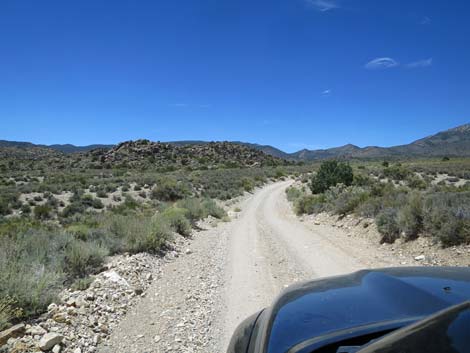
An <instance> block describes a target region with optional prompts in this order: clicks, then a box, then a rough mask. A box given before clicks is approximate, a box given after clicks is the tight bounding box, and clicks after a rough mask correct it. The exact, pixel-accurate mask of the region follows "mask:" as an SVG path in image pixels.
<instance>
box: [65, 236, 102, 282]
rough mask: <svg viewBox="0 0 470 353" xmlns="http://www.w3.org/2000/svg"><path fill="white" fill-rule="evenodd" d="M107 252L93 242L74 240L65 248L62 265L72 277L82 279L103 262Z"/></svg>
mask: <svg viewBox="0 0 470 353" xmlns="http://www.w3.org/2000/svg"><path fill="white" fill-rule="evenodd" d="M107 254H108V250H107V249H106V248H104V247H102V246H100V245H98V244H96V243H94V242H91V241H89V242H85V241H83V240H79V239H74V240H72V241H71V242H70V243H69V244H67V246H66V248H65V255H64V265H65V270H66V271H67V273H69V274H70V275H72V276H73V277H78V278H81V277H84V276H85V275H87V274H88V273H90V272H93V271H95V270H96V269H97V268H98V267H99V266H100V265H101V264H102V263H103V261H104V258H105V256H106V255H107Z"/></svg>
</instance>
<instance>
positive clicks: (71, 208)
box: [36, 202, 86, 218]
mask: <svg viewBox="0 0 470 353" xmlns="http://www.w3.org/2000/svg"><path fill="white" fill-rule="evenodd" d="M36 207H37V206H36ZM85 210H86V205H84V204H83V203H82V202H72V203H71V204H70V205H68V206H66V207H65V208H64V209H63V210H62V212H61V213H60V217H63V218H68V217H71V216H73V215H75V214H81V213H84V212H85Z"/></svg>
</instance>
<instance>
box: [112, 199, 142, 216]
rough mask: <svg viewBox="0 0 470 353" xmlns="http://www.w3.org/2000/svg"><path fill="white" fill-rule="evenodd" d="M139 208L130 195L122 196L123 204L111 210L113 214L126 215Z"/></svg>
mask: <svg viewBox="0 0 470 353" xmlns="http://www.w3.org/2000/svg"><path fill="white" fill-rule="evenodd" d="M137 208H139V203H138V202H137V201H136V200H135V199H134V198H133V197H132V196H130V195H125V196H124V202H123V203H121V204H120V205H117V206H114V207H112V208H111V211H112V212H113V213H117V214H128V213H131V212H133V211H134V210H136V209H137Z"/></svg>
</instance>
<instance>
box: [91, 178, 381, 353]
mask: <svg viewBox="0 0 470 353" xmlns="http://www.w3.org/2000/svg"><path fill="white" fill-rule="evenodd" d="M290 183H291V182H290V181H284V182H278V183H274V184H270V185H268V186H266V187H265V188H263V189H260V190H258V191H257V192H255V193H254V194H253V195H252V196H250V197H248V198H246V199H245V200H244V201H242V202H241V203H240V208H241V209H242V211H241V212H239V213H233V215H234V218H235V219H234V220H233V221H231V222H228V223H223V224H220V225H219V226H217V227H215V228H211V229H208V230H206V231H202V232H199V233H198V234H196V235H195V238H194V240H193V241H192V242H191V244H190V249H188V250H187V251H185V252H187V253H188V254H183V255H182V256H180V257H179V258H177V259H176V261H174V262H172V263H169V264H167V265H166V266H165V268H164V269H163V271H162V272H161V274H160V276H159V277H158V278H156V279H155V281H154V283H153V285H152V286H151V287H150V289H149V290H148V291H147V295H146V297H144V298H143V299H142V300H141V301H140V303H139V304H138V305H137V306H136V307H135V308H134V309H133V310H132V311H131V312H130V313H129V314H128V315H127V317H126V318H125V319H124V320H123V321H122V322H121V323H120V325H119V327H118V328H117V329H116V330H114V332H113V334H112V336H111V339H110V340H109V341H107V342H105V343H104V344H102V346H101V349H100V351H102V352H113V353H114V352H168V351H172V352H206V353H223V352H224V351H225V348H226V346H227V344H228V340H229V338H230V336H231V334H232V332H233V330H234V329H235V327H236V325H237V324H238V323H239V322H240V321H241V320H243V319H244V318H245V317H247V316H249V315H250V314H252V313H254V312H256V311H257V310H260V309H261V308H263V307H265V306H266V305H269V304H270V303H271V302H272V300H273V299H274V298H275V297H276V296H277V295H278V294H279V292H280V291H281V290H282V289H284V288H285V287H286V286H288V285H289V284H291V283H293V282H296V281H300V280H307V279H313V278H317V277H323V276H329V275H336V274H340V273H348V272H352V271H355V270H358V269H360V268H365V267H380V266H387V265H389V263H387V262H385V261H382V260H380V259H378V258H376V257H374V253H373V252H372V250H370V249H364V248H361V247H360V246H355V245H354V243H353V242H348V240H347V237H346V235H345V234H344V232H342V231H341V230H337V229H334V228H332V227H322V226H316V227H314V228H313V227H312V226H311V225H306V224H304V223H302V222H301V221H299V219H298V218H297V217H296V216H295V215H294V214H293V212H292V210H291V208H290V206H289V204H288V202H287V200H286V197H285V192H284V191H285V189H286V187H288V185H289V184H290Z"/></svg>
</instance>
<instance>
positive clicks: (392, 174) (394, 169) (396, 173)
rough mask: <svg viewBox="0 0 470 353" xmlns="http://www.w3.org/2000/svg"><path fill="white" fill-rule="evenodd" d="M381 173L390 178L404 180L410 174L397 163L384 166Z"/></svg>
mask: <svg viewBox="0 0 470 353" xmlns="http://www.w3.org/2000/svg"><path fill="white" fill-rule="evenodd" d="M383 173H384V176H386V177H387V178H390V179H392V180H405V179H406V177H407V176H408V175H409V174H410V171H409V170H408V169H406V168H405V167H403V166H402V165H400V164H399V163H397V164H395V165H393V166H391V167H387V168H385V169H384V171H383Z"/></svg>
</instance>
